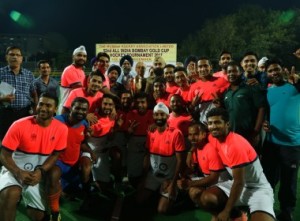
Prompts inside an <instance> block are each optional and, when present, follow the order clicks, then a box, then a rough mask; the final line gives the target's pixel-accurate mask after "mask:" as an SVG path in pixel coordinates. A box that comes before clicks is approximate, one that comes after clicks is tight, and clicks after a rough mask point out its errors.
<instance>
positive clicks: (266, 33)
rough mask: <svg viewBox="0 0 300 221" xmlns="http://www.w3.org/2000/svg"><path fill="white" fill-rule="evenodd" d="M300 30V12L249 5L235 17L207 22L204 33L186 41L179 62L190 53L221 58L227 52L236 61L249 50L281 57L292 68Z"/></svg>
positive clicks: (190, 36)
mask: <svg viewBox="0 0 300 221" xmlns="http://www.w3.org/2000/svg"><path fill="white" fill-rule="evenodd" d="M299 30H300V10H299V9H293V10H292V9H291V10H287V11H277V10H265V9H263V8H261V7H259V6H253V5H250V6H249V5H248V6H244V7H242V8H240V9H239V10H238V11H237V12H236V13H234V14H231V15H226V16H222V17H219V18H217V19H212V20H208V21H206V22H205V24H204V26H203V28H202V29H201V30H199V31H197V32H196V33H194V34H191V35H189V36H188V37H187V39H185V40H184V41H183V42H182V44H181V46H180V47H179V49H178V52H179V53H178V54H179V56H180V57H179V60H184V58H185V57H187V56H188V55H190V54H197V55H206V56H209V57H211V58H218V56H219V53H220V52H221V51H222V50H223V49H226V50H229V51H231V52H233V54H234V58H235V59H236V60H238V59H239V57H240V56H241V55H242V54H244V52H246V51H255V52H256V53H258V55H259V56H260V57H262V56H278V57H280V58H282V59H283V60H284V62H285V64H287V65H291V64H292V63H294V61H295V60H294V56H293V55H292V52H294V51H295V48H296V47H297V44H299V41H298V42H297V40H299V39H300V31H299ZM298 46H299V45H298Z"/></svg>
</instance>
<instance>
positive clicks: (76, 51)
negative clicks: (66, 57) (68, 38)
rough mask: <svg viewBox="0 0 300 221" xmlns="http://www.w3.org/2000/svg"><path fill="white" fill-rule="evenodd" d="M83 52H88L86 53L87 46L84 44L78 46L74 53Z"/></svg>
mask: <svg viewBox="0 0 300 221" xmlns="http://www.w3.org/2000/svg"><path fill="white" fill-rule="evenodd" d="M80 52H81V53H83V54H87V53H86V50H85V47H84V46H83V45H81V46H79V47H78V48H76V49H75V50H74V51H73V55H76V54H78V53H80Z"/></svg>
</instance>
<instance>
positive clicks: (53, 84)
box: [33, 76, 59, 97]
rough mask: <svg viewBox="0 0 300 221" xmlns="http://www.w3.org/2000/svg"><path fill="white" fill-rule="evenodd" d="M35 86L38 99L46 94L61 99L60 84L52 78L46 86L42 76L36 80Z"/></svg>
mask: <svg viewBox="0 0 300 221" xmlns="http://www.w3.org/2000/svg"><path fill="white" fill-rule="evenodd" d="M33 86H34V90H35V91H36V93H37V95H38V97H39V96H40V95H41V94H42V93H44V92H48V93H49V94H51V95H52V96H54V97H59V83H58V82H57V80H55V79H54V78H52V77H50V78H49V82H48V84H46V83H45V82H44V81H43V80H42V78H41V76H39V77H37V78H36V79H34V81H33Z"/></svg>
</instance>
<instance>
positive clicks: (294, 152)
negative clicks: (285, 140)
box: [261, 141, 300, 213]
mask: <svg viewBox="0 0 300 221" xmlns="http://www.w3.org/2000/svg"><path fill="white" fill-rule="evenodd" d="M299 161H300V146H293V147H291V146H283V145H278V144H274V143H270V142H267V141H266V142H265V143H264V146H263V150H262V159H261V163H262V167H263V169H264V173H265V175H266V177H267V179H268V181H269V182H270V184H271V186H272V188H273V189H275V187H276V184H277V183H278V182H279V181H280V187H279V192H278V199H279V202H280V209H281V211H282V212H288V213H291V212H293V211H294V208H295V206H296V200H297V180H298V168H299Z"/></svg>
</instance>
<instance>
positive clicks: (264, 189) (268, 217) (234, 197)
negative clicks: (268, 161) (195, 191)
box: [201, 108, 275, 221]
mask: <svg viewBox="0 0 300 221" xmlns="http://www.w3.org/2000/svg"><path fill="white" fill-rule="evenodd" d="M207 125H208V130H209V132H210V134H211V135H210V137H209V142H210V143H211V145H212V146H213V147H214V148H216V150H217V152H218V154H219V156H220V158H221V160H222V162H223V164H224V165H226V169H227V171H228V172H229V174H230V175H231V176H232V178H233V179H232V183H231V184H232V185H231V188H228V187H226V186H223V185H222V186H218V187H211V188H208V189H206V190H205V191H203V192H202V197H201V198H202V200H201V204H202V208H203V209H205V210H206V211H209V212H210V213H212V214H213V215H214V216H215V219H214V220H218V221H227V220H229V217H230V212H231V211H232V209H233V208H234V207H235V206H248V207H249V210H250V216H251V221H274V220H275V213H274V208H273V204H274V194H273V190H272V188H271V185H270V184H269V182H268V180H267V178H266V177H265V174H264V173H263V169H262V166H261V164H260V160H259V158H258V155H257V153H256V152H255V150H254V148H253V147H252V146H251V145H250V143H249V142H248V141H247V140H246V139H245V138H243V137H242V136H241V135H239V134H237V133H234V132H230V130H229V127H230V123H229V115H228V112H227V111H226V110H225V109H223V108H213V109H211V110H210V111H209V112H208V113H207ZM224 194H225V195H226V196H227V197H228V200H227V202H226V204H225V206H221V205H220V202H219V199H220V198H224Z"/></svg>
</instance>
